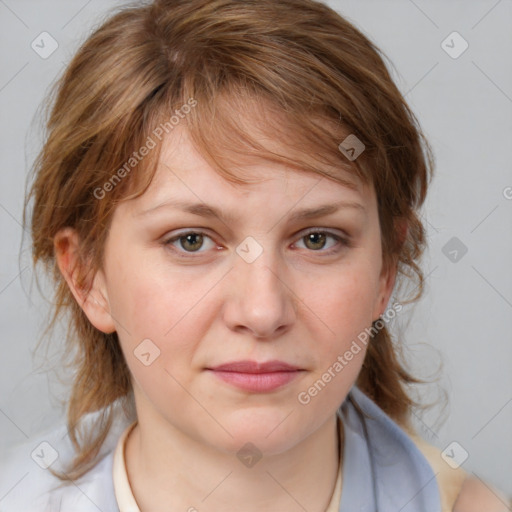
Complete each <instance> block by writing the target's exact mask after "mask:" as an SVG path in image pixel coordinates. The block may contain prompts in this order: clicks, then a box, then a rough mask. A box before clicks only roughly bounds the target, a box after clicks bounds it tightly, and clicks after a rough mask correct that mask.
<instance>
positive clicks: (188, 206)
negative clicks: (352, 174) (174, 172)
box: [137, 199, 366, 224]
mask: <svg viewBox="0 0 512 512" xmlns="http://www.w3.org/2000/svg"><path fill="white" fill-rule="evenodd" d="M163 208H174V209H179V210H181V211H183V212H186V213H191V214H193V215H198V216H200V217H205V218H209V217H217V218H218V219H220V220H221V221H223V222H226V223H228V224H229V223H232V222H233V221H234V220H235V219H236V218H238V215H236V214H233V213H230V212H224V211H222V210H220V209H218V208H216V207H215V206H211V205H208V204H206V203H190V202H188V201H182V200H177V199H175V200H168V201H165V202H164V203H161V204H159V205H157V206H154V207H152V208H149V209H147V210H143V211H141V212H139V213H138V214H137V217H146V216H148V215H149V214H151V213H154V212H156V211H157V210H161V209H163ZM345 208H353V209H356V210H358V211H361V212H362V213H366V209H365V207H364V206H363V205H362V204H361V203H358V202H356V201H344V202H337V203H332V204H325V205H322V206H318V207H313V208H305V209H302V210H299V211H296V212H295V213H293V214H292V215H290V217H289V220H290V221H304V220H309V219H313V218H318V217H324V216H326V215H330V214H332V213H335V212H337V211H339V210H341V209H345Z"/></svg>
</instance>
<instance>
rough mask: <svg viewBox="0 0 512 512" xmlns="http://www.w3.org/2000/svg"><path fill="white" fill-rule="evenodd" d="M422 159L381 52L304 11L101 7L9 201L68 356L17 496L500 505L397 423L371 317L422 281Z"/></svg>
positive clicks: (159, 506) (95, 501)
mask: <svg viewBox="0 0 512 512" xmlns="http://www.w3.org/2000/svg"><path fill="white" fill-rule="evenodd" d="M432 166H433V160H432V156H431V152H430V148H429V146H428V143H427V142H426V141H425V139H424V137H423V135H422V133H421V130H420V128H419V126H418V123H417V122H416V120H415V118H414V115H413V114H412V112H411V111H410V110H409V108H408V106H407V105H406V104H405V102H404V100H403V98H402V96H401V95H400V93H399V91H398V89H397V88H396V86H395V85H394V83H393V82H392V80H391V78H390V76H389V73H388V71H387V69H386V66H385V64H384V62H383V60H382V57H381V55H380V53H379V51H378V50H377V49H376V48H375V47H374V46H373V45H372V43H371V42H370V41H369V40H368V39H367V38H366V37H365V36H364V35H363V34H361V33H360V32H359V31H358V30H357V29H355V28H354V27H353V26H352V25H351V24H349V23H348V22H347V21H346V20H344V19H343V18H341V17H340V16H339V15H338V14H336V13H335V12H334V11H332V10H331V9H329V8H328V7H326V6H324V5H323V4H320V3H317V2H313V1H309V0H285V1H280V2H275V1H258V2H246V1H243V2H242V1H228V0H213V1H205V0H188V1H177V0H174V1H171V0H155V1H153V2H152V3H149V4H147V5H141V6H135V7H132V8H127V9H125V10H122V11H120V12H119V13H118V14H116V15H114V16H112V17H111V18H110V19H108V20H107V21H106V22H105V23H104V24H103V25H102V26H101V27H100V28H98V29H97V30H96V32H94V33H93V34H92V35H91V36H90V37H89V39H88V40H87V41H86V42H85V44H84V45H83V46H82V48H81V49H80V50H79V51H78V53H77V55H76V56H75V57H74V59H73V61H72V62H71V63H70V65H69V66H68V68H67V70H66V72H65V74H64V76H63V78H62V80H61V81H60V83H59V84H58V86H57V89H56V97H55V101H54V103H53V107H52V111H51V114H50V117H49V120H48V138H47V140H46V142H45V145H44V147H43V149H42V151H41V154H40V155H39V158H38V159H37V161H36V164H35V179H34V183H33V186H32V189H31V191H30V194H29V196H28V198H27V200H28V201H30V200H31V199H32V200H33V201H34V205H33V212H32V218H31V229H32V236H33V241H34V244H33V246H34V247H33V256H34V261H35V263H37V262H43V263H44V264H45V265H46V268H47V269H48V270H51V271H53V276H54V278H55V283H56V304H57V306H56V309H55V315H54V317H53V322H56V320H57V319H58V318H59V316H60V314H61V313H64V312H66V311H68V312H69V314H70V318H71V323H70V332H69V339H68V341H69V345H68V346H69V351H70V353H71V351H72V350H74V349H75V348H76V349H78V351H77V353H76V357H75V360H74V364H75V366H76V377H75V381H74V385H73V389H72V391H71V396H70V400H69V408H68V432H69V438H70V440H71V443H72V444H71V445H69V444H68V445H65V444H62V443H61V445H59V447H57V448H56V447H55V446H54V444H56V441H55V442H53V444H52V442H48V443H47V445H41V446H40V447H38V449H37V450H35V454H34V456H33V458H34V460H35V458H37V457H39V458H40V460H41V461H43V462H44V463H43V464H42V465H41V467H44V466H47V467H46V468H44V473H43V476H42V477H41V478H40V479H39V480H38V485H37V486H35V487H33V486H27V485H25V484H22V485H21V486H17V491H16V493H17V494H16V495H15V494H12V495H11V496H14V497H13V498H12V503H13V507H18V508H16V510H18V509H20V508H23V507H22V506H21V504H22V503H23V505H24V506H27V507H32V508H31V510H38V509H39V508H37V507H40V509H41V510H73V511H75V512H76V511H79V510H84V511H85V510H97V509H98V508H99V509H100V510H119V511H120V512H126V511H141V512H145V511H153V510H173V511H174V510H176V511H177V510H188V511H201V512H203V511H220V510H222V511H231V510H233V511H234V510H244V511H245V512H252V511H256V510H269V511H295V510H297V511H299V510H308V511H311V512H323V511H328V512H333V511H338V510H339V511H343V512H348V511H354V510H368V511H370V510H372V511H373V510H378V511H380V512H383V511H397V510H403V511H428V512H436V511H441V510H443V511H444V510H455V511H457V512H468V511H469V512H471V511H473V510H475V511H476V510H478V511H480V510H488V511H491V510H496V511H498V510H500V511H501V510H506V508H503V507H504V501H503V500H504V498H503V497H502V499H497V498H496V497H495V495H494V494H493V493H491V492H489V491H488V490H487V487H486V486H485V485H484V484H482V483H480V482H479V481H478V480H476V481H475V479H473V478H471V477H469V476H468V475H467V473H466V472H465V471H464V470H463V469H462V468H461V467H456V466H457V464H452V465H450V464H449V463H447V462H445V460H443V459H442V458H441V456H440V453H439V451H438V450H437V449H435V448H434V447H432V446H430V445H428V444H427V443H425V442H424V441H422V440H421V438H419V436H417V435H416V434H415V432H414V430H413V428H412V426H411V423H410V421H409V414H410V411H411V407H412V405H413V401H412V399H411V398H410V397H409V395H408V386H409V385H410V384H414V383H419V381H418V380H416V379H415V378H414V377H413V376H412V375H410V374H409V373H408V372H407V371H406V369H405V368H404V367H403V365H402V364H401V362H400V361H399V358H398V354H396V353H395V350H396V348H395V346H394V344H393V343H392V339H391V336H390V333H389V331H388V328H387V326H386V324H387V323H388V322H390V321H391V320H392V319H393V318H394V317H395V316H396V315H398V314H399V313H400V310H401V307H402V304H403V303H404V300H402V299H400V301H398V300H391V295H392V293H393V291H397V290H396V288H398V284H400V281H401V279H402V278H403V279H404V281H406V280H407V279H410V278H413V277H414V276H416V277H417V278H418V292H417V294H416V296H415V297H413V298H409V300H408V301H409V302H410V301H413V300H416V299H417V298H418V297H419V296H420V295H421V292H422V285H423V275H422V272H421V269H420V268H419V266H418V260H419V258H420V256H421V254H422V252H423V249H424V246H425V235H424V228H423V225H422V223H421V221H420V219H419V214H418V210H419V208H420V207H421V205H422V204H423V202H424V200H425V197H426V192H427V188H428V183H429V180H430V178H431V172H432ZM28 201H27V203H28ZM395 284H396V285H397V286H395ZM119 404H120V405H121V407H122V408H123V411H122V412H124V418H123V417H122V414H118V413H119V411H118V410H117V408H116V407H117V405H119ZM119 416H121V421H120V425H119V426H118V429H119V431H118V432H117V433H115V430H112V429H111V427H112V426H113V422H114V421H117V419H118V418H119ZM83 420H85V421H83ZM82 422H83V423H84V425H86V426H88V428H85V429H84V430H81V428H80V427H82ZM87 424H88V425H87ZM112 433H115V435H113V436H110V438H108V436H109V435H110V434H112ZM52 449H53V450H54V451H55V452H56V453H57V454H58V455H59V459H60V461H59V462H61V464H60V468H59V469H57V463H55V462H54V461H55V457H53V459H54V460H53V461H52V463H50V460H51V458H52V457H50V456H49V453H52V452H51V450H52ZM48 457H50V459H48ZM454 466H455V468H454ZM27 489H30V492H28V490H27ZM16 500H17V501H16ZM6 506H7V505H6ZM14 509H15V508H13V510H14Z"/></svg>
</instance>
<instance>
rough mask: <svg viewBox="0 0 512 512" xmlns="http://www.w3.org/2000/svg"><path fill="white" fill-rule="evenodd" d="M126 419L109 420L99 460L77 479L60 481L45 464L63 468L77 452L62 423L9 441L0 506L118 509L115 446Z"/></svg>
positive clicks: (2, 462) (37, 510)
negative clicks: (22, 439)
mask: <svg viewBox="0 0 512 512" xmlns="http://www.w3.org/2000/svg"><path fill="white" fill-rule="evenodd" d="M125 423H126V422H125V421H120V422H119V421H116V422H114V425H113V426H112V428H111V430H110V431H109V434H108V435H107V438H106V440H105V442H104V443H103V445H102V447H101V449H100V451H99V454H98V458H97V463H96V465H95V466H93V467H92V468H91V469H90V470H89V471H88V472H87V473H85V474H84V475H83V476H82V477H80V478H79V479H78V480H76V481H72V482H69V481H68V482H63V481H61V480H60V479H58V478H57V477H56V476H54V475H53V474H52V473H51V472H50V471H49V469H48V468H50V467H51V469H54V470H56V471H59V472H61V471H65V470H66V467H67V466H68V464H69V462H70V461H71V459H72V458H73V457H74V455H75V450H74V447H73V446H72V444H71V441H70V440H69V436H67V427H66V426H65V425H60V426H54V427H51V428H50V429H47V430H46V431H45V432H43V433H39V434H37V435H36V436H34V437H31V438H30V439H28V440H26V441H24V442H22V443H18V444H16V445H14V446H12V447H11V448H10V449H9V450H8V451H7V453H5V454H2V456H1V457H0V511H1V512H19V511H20V510H32V511H34V512H54V511H58V510H63V509H62V507H63V506H64V505H66V506H67V509H68V510H73V511H74V512H89V511H90V510H91V507H92V510H98V509H97V508H96V507H94V506H92V504H93V503H95V504H96V505H97V506H99V505H100V504H101V505H102V508H101V510H117V509H116V502H115V497H114V489H113V482H112V460H113V450H114V448H115V446H116V443H117V440H118V438H119V436H120V433H121V432H122V431H123V430H124V428H125Z"/></svg>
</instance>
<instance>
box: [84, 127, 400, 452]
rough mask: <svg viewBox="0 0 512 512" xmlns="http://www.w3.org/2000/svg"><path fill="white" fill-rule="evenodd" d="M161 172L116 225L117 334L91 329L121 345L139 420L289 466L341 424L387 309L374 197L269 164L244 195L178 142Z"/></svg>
mask: <svg viewBox="0 0 512 512" xmlns="http://www.w3.org/2000/svg"><path fill="white" fill-rule="evenodd" d="M160 164H161V165H160V166H159V168H158V171H157V174H156V175H155V178H154V180H153V182H152V184H151V186H150V188H149V189H148V190H147V191H146V192H145V193H144V194H143V195H142V196H140V197H139V198H136V199H132V200H129V201H127V202H124V203H122V204H120V205H119V206H118V207H117V208H116V210H115V213H114V216H113V220H112V225H111V229H110V232H109V236H108V240H107V243H106V250H105V265H104V269H103V271H101V272H99V273H98V274H97V276H96V278H95V281H94V287H95V288H94V289H93V293H94V294H96V297H97V298H98V300H99V301H101V300H102V298H104V299H105V309H106V310H108V312H109V313H108V318H109V319H110V320H109V321H108V322H110V323H111V325H110V326H109V325H107V324H108V322H105V321H103V323H102V322H101V321H98V319H97V318H96V317H95V313H89V315H88V316H89V318H90V319H91V321H92V323H93V324H95V325H96V326H97V327H99V328H102V330H112V331H113V330H116V331H117V333H118V336H119V340H120V343H121V347H122V350H123V353H124V355H125V358H126V361H127V364H128V366H129V369H130V371H131V374H132V376H133V379H132V381H133V385H134V389H135V399H136V405H137V412H138V415H139V420H140V419H141V417H143V416H144V417H147V418H149V417H151V418H152V421H158V422H161V421H164V422H167V424H170V425H172V427H173V428H175V429H178V430H179V431H180V432H182V433H184V434H186V435H187V436H190V437H192V438H193V439H194V440H196V441H199V442H201V443H204V444H206V445H209V446H215V447H216V448H217V449H221V450H224V451H237V450H238V449H240V447H241V446H243V445H244V444H245V443H246V442H248V441H250V442H252V443H253V444H254V445H256V446H257V447H258V448H259V449H260V450H261V451H264V452H267V453H269V454H271V453H279V452H281V451H283V450H285V449H287V448H290V447H292V446H293V445H295V444H297V443H298V442H300V441H301V440H303V439H305V438H306V437H307V436H308V435H309V434H311V433H313V432H314V431H315V430H316V429H318V428H319V427H320V426H321V425H322V424H324V423H325V422H326V421H327V420H329V419H332V418H334V415H335V412H336V409H337V408H338V407H339V406H340V405H341V403H342V401H343V400H344V398H345V396H346V394H347V393H348V391H349V389H350V387H351V386H352V384H353V383H354V382H355V380H356V378H357V375H358V373H359V371H360V369H361V365H362V363H363V360H364V356H365V352H366V351H365V347H366V346H365V344H364V343H362V342H361V341H360V339H361V336H360V335H361V333H364V332H365V328H369V327H370V326H371V324H372V321H373V320H376V319H377V318H378V317H379V315H380V314H382V313H383V312H384V310H385V308H386V305H387V302H388V299H389V296H390V293H391V291H392V287H393V281H394V275H385V274H382V275H381V265H382V254H381V238H380V229H379V219H378V214H377V203H376V197H375V194H374V190H373V189H371V188H363V187H362V186H361V184H360V183H359V184H357V190H356V189H350V188H348V187H346V186H343V185H340V184H338V183H336V182H333V181H330V180H328V179H326V178H323V177H321V176H319V175H309V174H306V173H299V172H297V171H292V170H289V169H288V170H287V169H285V168H282V167H279V166H277V165H270V164H264V163H261V164H258V165H252V166H250V167H249V166H247V167H245V168H244V172H245V173H246V174H245V175H248V176H251V177H257V178H262V180H261V182H259V183H253V184H249V185H234V184H232V183H229V182H227V181H226V180H224V179H223V178H222V177H221V176H220V175H218V174H216V173H215V172H214V171H213V169H212V168H211V167H209V165H208V164H207V163H206V162H205V161H204V160H203V159H202V158H201V157H200V156H199V154H198V153H197V152H196V151H195V150H194V148H193V146H192V145H191V143H190V141H189V139H188V138H187V134H186V132H185V131H180V132H179V131H178V129H176V130H175V131H174V132H172V137H170V138H168V139H167V141H166V142H165V145H164V147H163V150H162V156H161V160H160ZM349 177H350V176H349V175H346V178H349ZM354 179H355V178H352V180H354ZM354 183H356V182H354ZM102 200H105V201H106V200H108V195H107V196H106V197H105V198H104V199H102ZM317 209H319V210H324V213H322V212H321V211H320V212H319V213H317V214H316V215H313V214H312V213H311V212H312V210H317ZM214 210H215V211H216V212H217V215H212V214H211V212H212V211H214ZM308 212H309V213H308ZM310 231H314V232H317V234H309V235H308V233H309V232H310ZM98 315H99V313H98ZM95 320H96V322H95ZM99 324H101V326H100V325H99ZM358 336H360V337H359V339H358ZM354 342H356V344H355V345H354ZM356 347H358V348H356ZM347 352H350V354H351V355H352V356H351V357H350V355H349V354H347ZM240 361H244V362H247V361H251V362H253V363H254V364H253V367H251V366H250V365H249V366H243V365H241V366H238V367H237V366H232V367H231V368H229V367H228V368H227V370H228V371H221V370H215V368H217V367H219V366H220V365H227V364H229V363H235V362H240ZM267 362H279V363H276V365H274V366H270V367H267V368H265V367H262V368H258V366H257V363H267ZM279 364H282V365H289V367H286V366H279ZM283 369H284V370H292V369H295V370H294V371H283ZM229 370H238V371H229ZM278 370H279V371H278ZM258 371H260V373H259V374H258V373H256V374H255V373H249V372H258Z"/></svg>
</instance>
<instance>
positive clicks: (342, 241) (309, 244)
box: [300, 228, 350, 254]
mask: <svg viewBox="0 0 512 512" xmlns="http://www.w3.org/2000/svg"><path fill="white" fill-rule="evenodd" d="M329 238H330V239H331V240H334V242H335V243H334V244H331V246H330V247H329V248H328V249H327V250H324V248H325V246H326V243H327V240H328V239H329ZM303 240H304V242H305V244H304V245H305V246H306V248H307V249H310V250H311V251H313V252H322V253H323V254H333V253H335V252H337V251H339V250H340V249H341V248H342V247H343V246H347V247H348V246H349V245H350V244H349V240H348V239H346V238H344V237H341V236H339V235H337V234H335V233H332V232H330V231H322V230H320V229H318V228H313V229H311V230H310V231H308V232H307V233H306V234H305V235H303V236H302V237H301V238H300V241H303Z"/></svg>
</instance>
